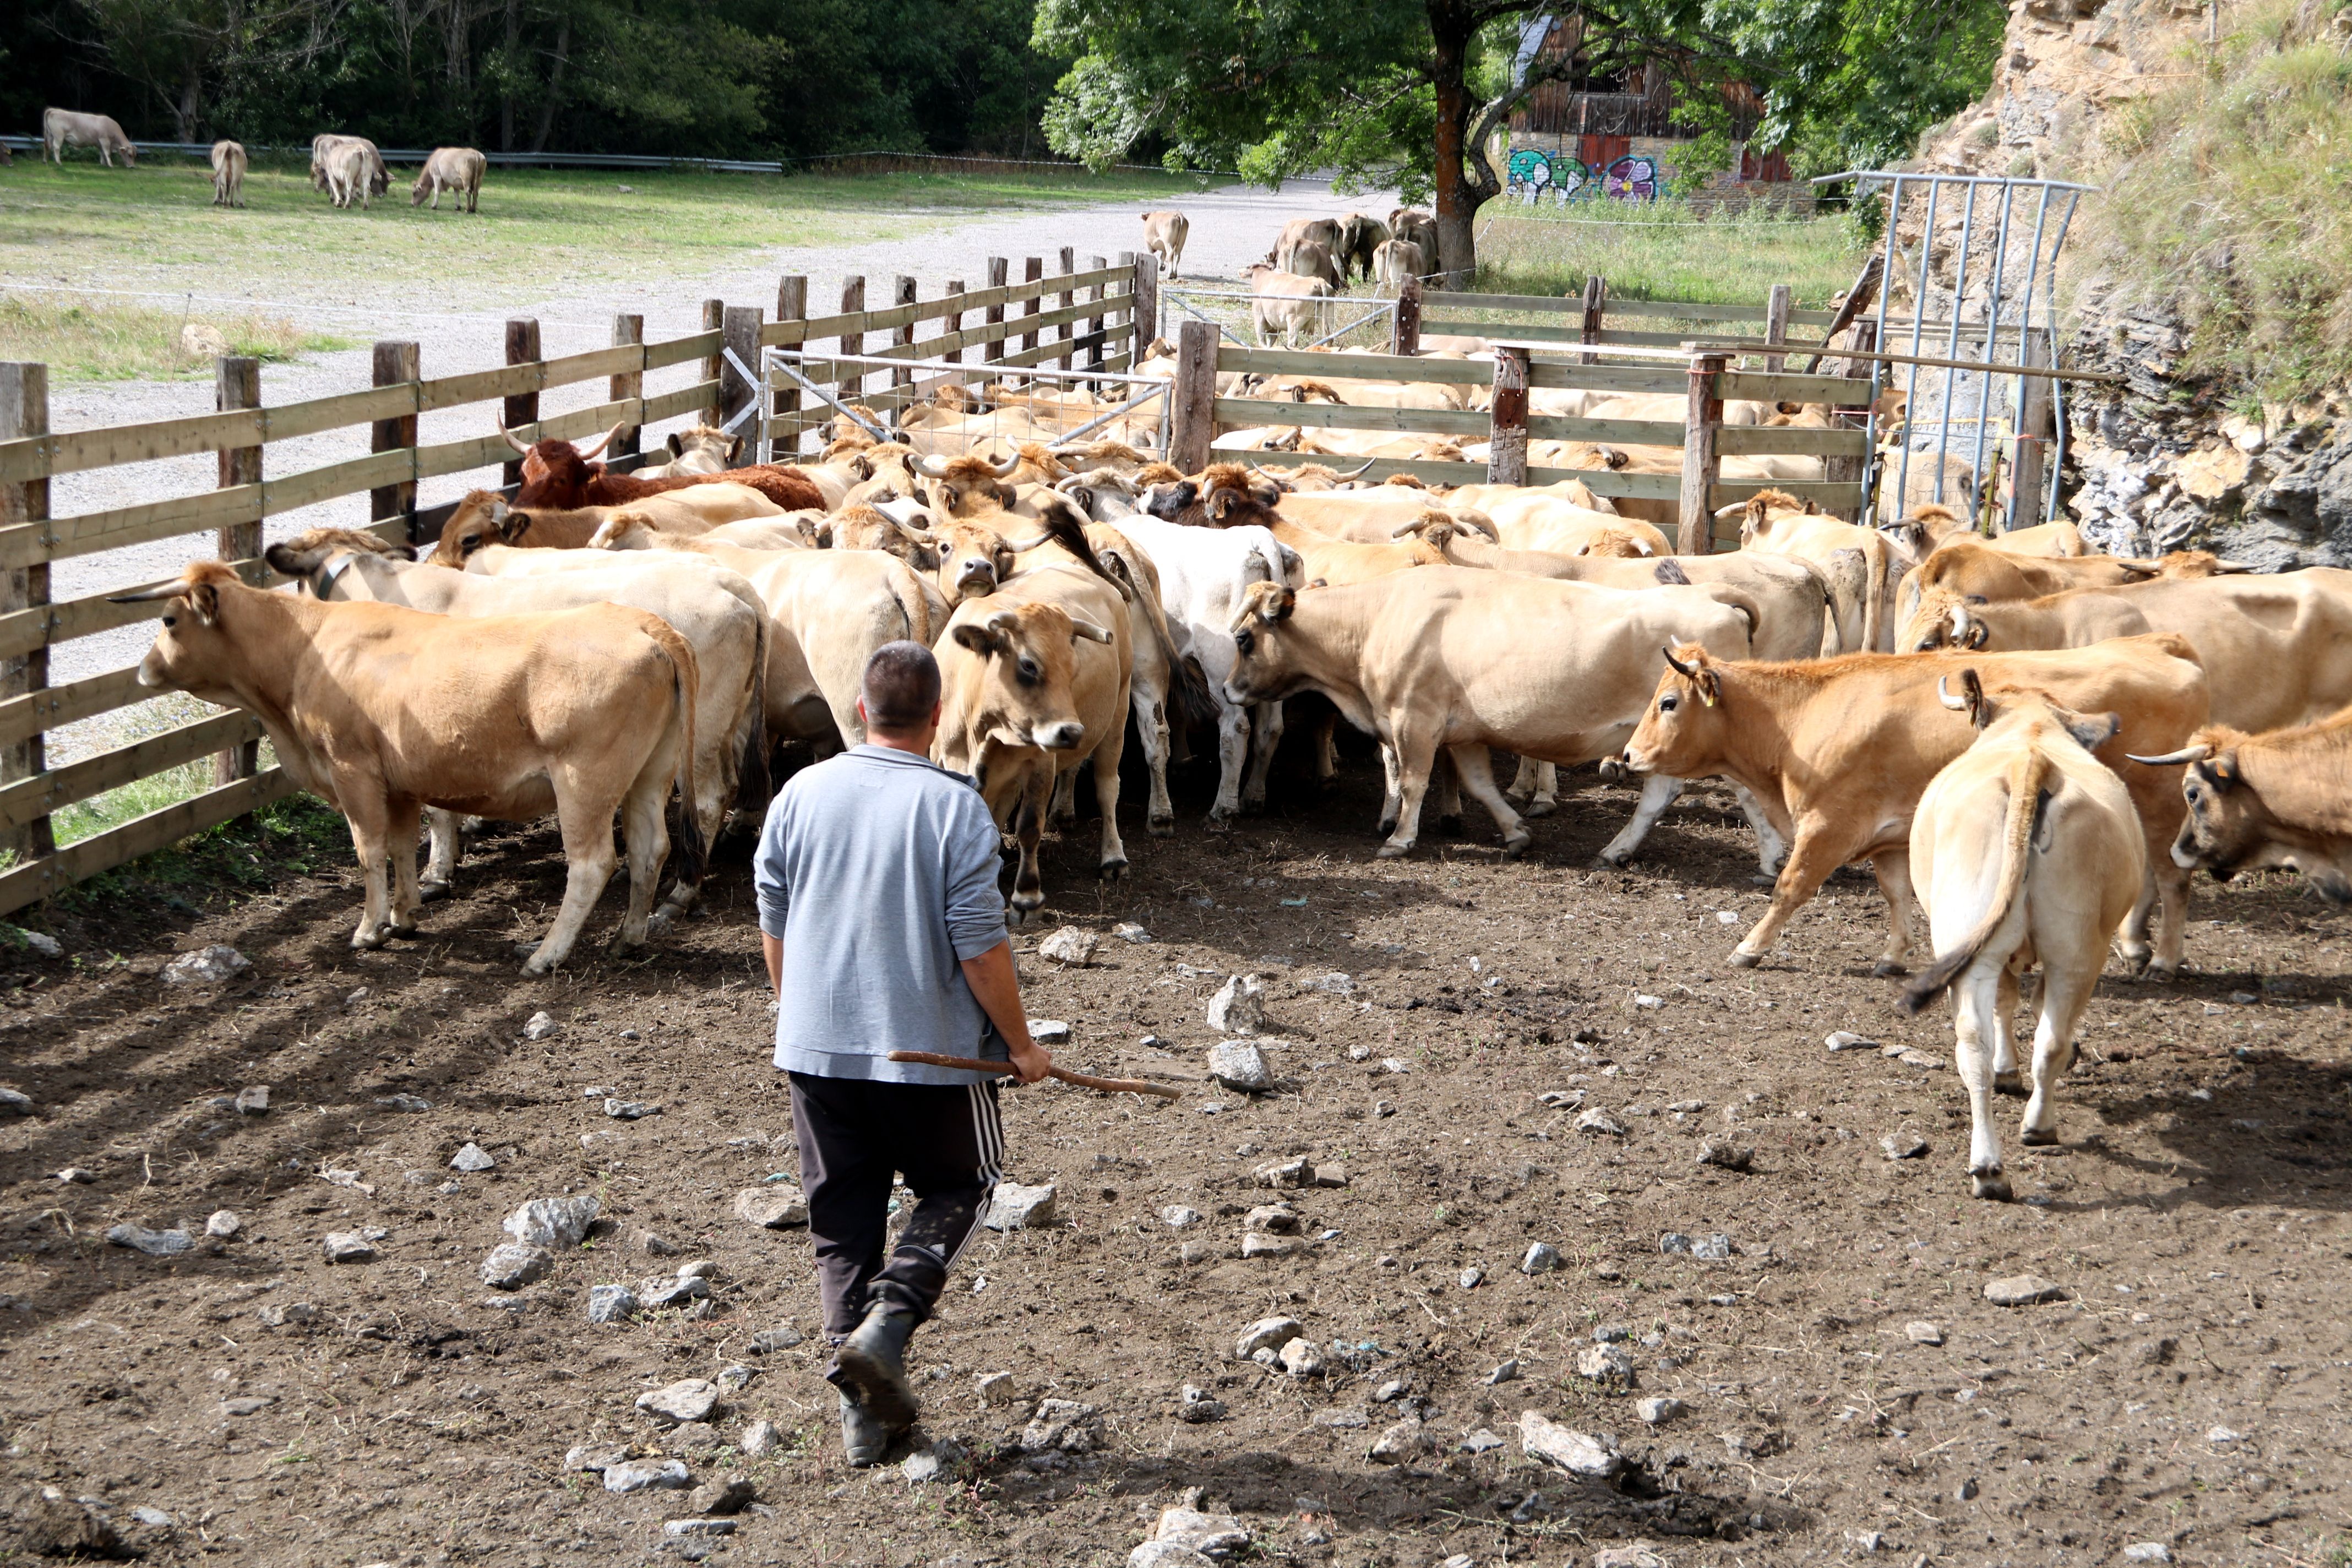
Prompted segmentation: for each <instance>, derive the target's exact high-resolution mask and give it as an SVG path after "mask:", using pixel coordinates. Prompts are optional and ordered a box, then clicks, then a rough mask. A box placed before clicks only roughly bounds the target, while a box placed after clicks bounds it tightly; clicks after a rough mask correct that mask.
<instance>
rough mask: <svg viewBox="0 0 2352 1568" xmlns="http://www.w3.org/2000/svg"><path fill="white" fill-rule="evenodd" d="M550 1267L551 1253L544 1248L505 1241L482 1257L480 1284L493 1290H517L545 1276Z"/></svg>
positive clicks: (553, 1257) (551, 1261)
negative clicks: (505, 1242) (485, 1256)
mask: <svg viewBox="0 0 2352 1568" xmlns="http://www.w3.org/2000/svg"><path fill="white" fill-rule="evenodd" d="M554 1266H555V1255H554V1254H553V1253H551V1252H550V1251H548V1250H547V1248H545V1247H526V1246H524V1245H523V1244H522V1243H520V1242H514V1241H509V1242H508V1243H507V1244H506V1245H504V1246H503V1247H492V1248H490V1255H489V1256H488V1258H483V1259H482V1283H483V1284H485V1285H488V1287H489V1288H490V1289H493V1290H520V1289H522V1288H523V1287H524V1286H526V1285H530V1284H536V1283H537V1282H538V1281H540V1280H541V1279H545V1278H546V1277H547V1271H548V1270H549V1269H550V1268H553V1267H554Z"/></svg>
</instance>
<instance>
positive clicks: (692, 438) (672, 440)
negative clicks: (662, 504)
mask: <svg viewBox="0 0 2352 1568" xmlns="http://www.w3.org/2000/svg"><path fill="white" fill-rule="evenodd" d="M666 445H667V446H668V447H669V457H668V458H667V459H666V460H665V461H662V462H658V463H641V464H639V465H638V466H637V467H636V468H634V469H632V470H631V473H630V477H631V478H633V479H670V478H673V477H675V476H677V475H679V474H723V473H725V472H726V471H727V470H728V469H730V468H733V467H734V466H735V463H736V459H738V458H740V457H742V455H743V437H740V436H738V435H735V434H733V433H731V432H730V431H726V430H714V429H712V428H711V427H710V426H708V425H696V426H689V427H688V428H687V429H684V430H673V431H671V432H670V433H669V440H668V441H667V443H666ZM808 471H809V473H810V476H811V477H812V478H814V476H815V473H816V469H815V468H810V469H809V470H808Z"/></svg>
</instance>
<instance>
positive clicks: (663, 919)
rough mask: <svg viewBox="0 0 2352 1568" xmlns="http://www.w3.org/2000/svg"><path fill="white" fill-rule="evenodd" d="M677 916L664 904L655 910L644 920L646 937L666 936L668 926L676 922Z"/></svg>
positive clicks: (673, 909)
mask: <svg viewBox="0 0 2352 1568" xmlns="http://www.w3.org/2000/svg"><path fill="white" fill-rule="evenodd" d="M677 914H678V911H677V910H676V909H675V908H673V907H672V906H670V905H668V904H664V905H663V906H662V907H661V908H660V909H657V910H655V911H654V912H653V913H652V914H651V915H649V916H647V917H646V936H647V937H656V936H667V935H668V934H669V928H670V926H671V925H672V924H674V923H675V922H676V921H677Z"/></svg>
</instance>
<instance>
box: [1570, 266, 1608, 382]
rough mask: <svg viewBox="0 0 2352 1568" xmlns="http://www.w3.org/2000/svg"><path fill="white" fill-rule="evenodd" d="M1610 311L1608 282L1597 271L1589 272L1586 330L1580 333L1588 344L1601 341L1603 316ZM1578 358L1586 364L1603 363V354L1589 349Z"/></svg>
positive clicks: (1585, 304) (1585, 313)
mask: <svg viewBox="0 0 2352 1568" xmlns="http://www.w3.org/2000/svg"><path fill="white" fill-rule="evenodd" d="M1608 313H1609V284H1608V282H1607V281H1606V280H1605V279H1602V278H1601V275H1600V274H1599V273H1597V272H1595V273H1587V274H1586V275H1585V279H1584V330H1583V331H1582V332H1580V334H1579V336H1580V339H1581V341H1582V342H1586V343H1588V344H1596V343H1598V342H1601V317H1603V316H1605V315H1607V314H1608ZM1577 359H1578V361H1579V363H1584V364H1599V363H1601V356H1600V355H1599V354H1597V353H1591V352H1590V351H1589V350H1588V351H1587V352H1586V353H1581V354H1579V355H1578V356H1577Z"/></svg>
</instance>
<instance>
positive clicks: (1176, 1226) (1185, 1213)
mask: <svg viewBox="0 0 2352 1568" xmlns="http://www.w3.org/2000/svg"><path fill="white" fill-rule="evenodd" d="M1200 1223H1201V1211H1200V1210H1199V1209H1190V1208H1186V1207H1185V1206H1184V1205H1182V1204H1170V1205H1168V1206H1167V1207H1166V1208H1164V1209H1161V1210H1160V1224H1162V1225H1164V1226H1168V1227H1169V1228H1170V1229H1171V1230H1182V1229H1184V1228H1185V1227H1186V1226H1195V1225H1198V1224H1200Z"/></svg>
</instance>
